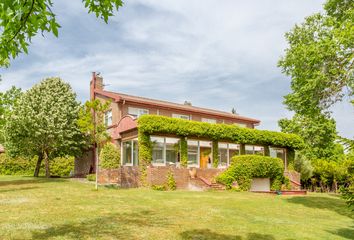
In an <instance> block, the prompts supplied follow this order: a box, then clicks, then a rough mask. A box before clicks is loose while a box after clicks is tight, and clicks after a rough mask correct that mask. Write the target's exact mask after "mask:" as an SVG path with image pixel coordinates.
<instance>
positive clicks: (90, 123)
mask: <svg viewBox="0 0 354 240" xmlns="http://www.w3.org/2000/svg"><path fill="white" fill-rule="evenodd" d="M110 104H111V102H110V101H106V102H105V103H102V102H101V101H100V100H98V99H95V100H92V101H86V102H85V104H84V105H83V106H81V107H80V110H79V113H78V114H79V117H78V119H77V125H78V126H79V128H80V131H81V132H82V133H83V134H85V135H86V136H87V137H88V139H89V141H90V143H91V144H92V145H97V146H98V147H102V145H103V144H104V143H105V142H107V141H109V140H110V135H109V133H108V132H107V127H106V125H105V124H104V113H105V112H106V111H107V110H108V109H109V106H110ZM93 113H94V114H93Z"/></svg>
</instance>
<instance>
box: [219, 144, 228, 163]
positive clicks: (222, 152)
mask: <svg viewBox="0 0 354 240" xmlns="http://www.w3.org/2000/svg"><path fill="white" fill-rule="evenodd" d="M228 158H229V156H228V151H227V143H219V165H220V166H223V167H226V166H227V163H228Z"/></svg>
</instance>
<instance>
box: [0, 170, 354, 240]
mask: <svg viewBox="0 0 354 240" xmlns="http://www.w3.org/2000/svg"><path fill="white" fill-rule="evenodd" d="M353 219H354V218H353V213H352V212H350V211H349V210H348V209H347V207H346V206H345V203H344V201H343V200H341V199H340V198H339V197H338V196H334V195H328V194H309V195H307V196H291V197H289V196H273V195H266V194H255V193H237V192H213V191H209V192H188V191H174V192H158V191H153V190H149V189H109V188H104V187H102V188H100V189H99V191H95V190H94V186H93V185H92V184H87V183H81V182H77V181H73V180H70V179H50V180H46V179H44V178H39V179H35V178H32V177H9V176H0V239H226V240H229V239H236V240H242V239H244V240H246V239H247V240H248V239H261V240H262V239H265V240H272V239H354V222H353Z"/></svg>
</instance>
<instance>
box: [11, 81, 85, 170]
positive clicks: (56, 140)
mask: <svg viewBox="0 0 354 240" xmlns="http://www.w3.org/2000/svg"><path fill="white" fill-rule="evenodd" d="M78 112H79V103H78V102H77V101H76V94H75V93H74V92H73V91H72V89H71V87H70V85H69V84H68V83H65V82H63V81H62V80H61V79H60V78H47V79H45V80H43V81H42V82H40V83H39V84H36V85H35V86H33V87H32V88H31V89H29V90H28V91H26V92H25V93H24V94H22V95H21V97H20V98H19V99H18V100H17V103H16V104H15V105H14V107H13V108H12V110H11V114H9V116H8V117H7V118H6V126H5V137H6V141H5V148H6V151H7V152H8V153H9V154H10V155H12V156H26V157H28V158H33V157H34V156H43V159H44V160H45V163H46V175H47V177H49V175H50V170H49V161H50V160H52V159H54V158H56V157H59V156H65V155H71V156H75V155H79V154H81V150H82V149H83V148H84V147H86V146H87V141H86V138H85V137H84V136H83V134H82V133H81V132H80V129H79V127H78V125H77V122H76V121H77V118H78Z"/></svg>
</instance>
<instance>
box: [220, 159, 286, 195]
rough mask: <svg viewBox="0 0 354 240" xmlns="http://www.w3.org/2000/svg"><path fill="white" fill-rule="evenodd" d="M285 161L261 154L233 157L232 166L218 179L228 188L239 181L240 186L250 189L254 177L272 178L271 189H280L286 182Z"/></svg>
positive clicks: (242, 188)
mask: <svg viewBox="0 0 354 240" xmlns="http://www.w3.org/2000/svg"><path fill="white" fill-rule="evenodd" d="M283 173H284V165H283V161H282V160H281V159H279V158H272V157H267V156H259V155H241V156H235V157H233V158H232V163H231V166H230V167H229V168H228V169H227V170H226V171H225V172H223V173H221V174H220V175H219V176H217V178H216V181H217V182H219V183H222V184H224V185H225V186H226V188H229V189H230V188H231V187H232V183H233V182H235V181H237V183H238V185H239V188H240V189H241V190H243V191H248V190H249V189H250V188H251V181H252V178H270V180H271V189H272V190H280V189H281V187H282V184H283V183H286V180H285V177H284V175H283Z"/></svg>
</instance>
